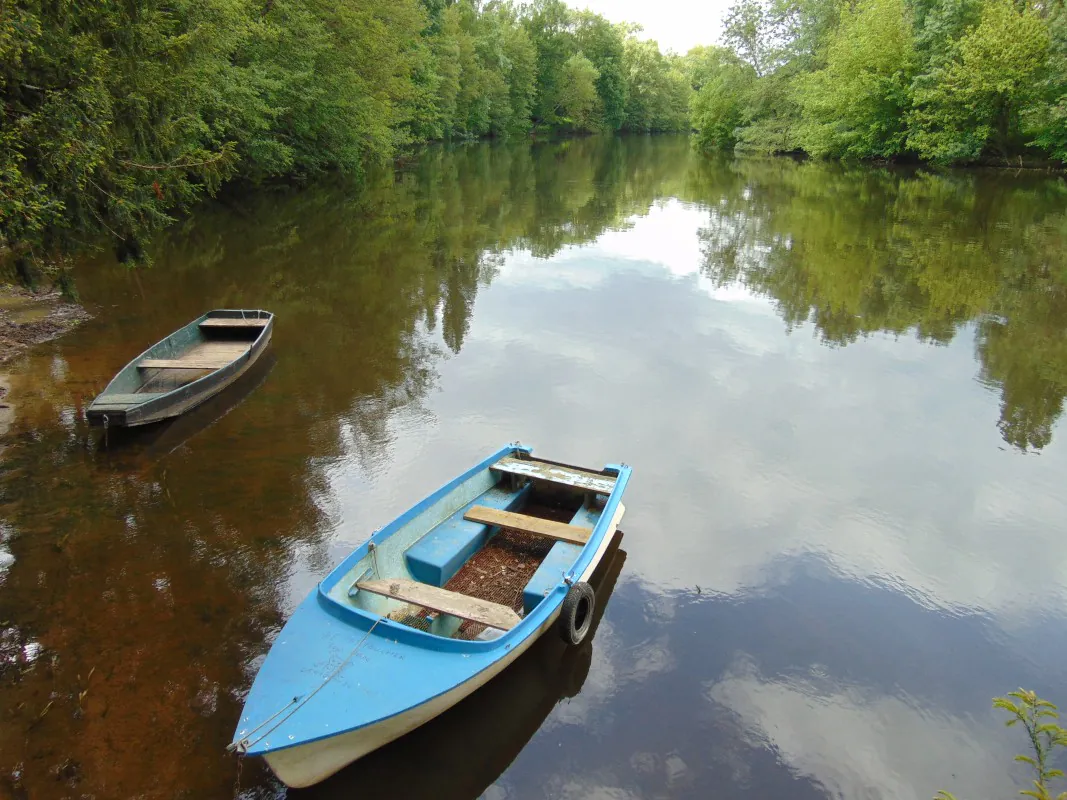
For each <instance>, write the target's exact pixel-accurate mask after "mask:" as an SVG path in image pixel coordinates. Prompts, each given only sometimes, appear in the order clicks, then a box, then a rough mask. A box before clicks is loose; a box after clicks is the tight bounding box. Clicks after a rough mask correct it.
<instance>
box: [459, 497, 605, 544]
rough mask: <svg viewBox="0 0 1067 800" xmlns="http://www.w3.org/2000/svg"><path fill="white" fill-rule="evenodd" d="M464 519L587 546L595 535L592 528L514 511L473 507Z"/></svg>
mask: <svg viewBox="0 0 1067 800" xmlns="http://www.w3.org/2000/svg"><path fill="white" fill-rule="evenodd" d="M463 519H467V520H470V521H471V522H481V523H483V524H485V525H493V526H494V527H497V528H507V529H508V530H512V531H521V532H522V533H534V534H537V535H538V536H547V537H548V538H549V539H555V540H557V541H560V542H569V543H570V544H578V545H583V544H585V543H586V542H588V541H589V537H590V536H592V535H593V529H592V528H586V527H584V526H582V525H569V524H567V523H566V522H555V521H553V520H550V519H541V518H540V517H531V516H530V515H529V514H516V513H515V512H514V511H501V510H499V509H496V508H487V507H486V506H471V507H470V509H469V510H468V511H467V513H466V514H464V515H463Z"/></svg>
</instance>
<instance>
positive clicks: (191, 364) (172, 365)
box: [137, 356, 236, 369]
mask: <svg viewBox="0 0 1067 800" xmlns="http://www.w3.org/2000/svg"><path fill="white" fill-rule="evenodd" d="M234 358H236V356H228V357H223V356H204V357H201V358H146V359H144V360H142V361H141V363H140V364H138V365H137V366H138V368H140V369H219V368H220V367H225V366H226V365H227V364H229V363H230V362H231V361H233V359H234Z"/></svg>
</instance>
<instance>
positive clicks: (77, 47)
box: [0, 0, 690, 274]
mask: <svg viewBox="0 0 1067 800" xmlns="http://www.w3.org/2000/svg"><path fill="white" fill-rule="evenodd" d="M628 31H629V29H628V28H626V27H625V26H618V25H613V24H611V23H609V22H608V21H607V20H605V19H604V18H603V17H600V16H598V15H596V14H592V13H590V12H575V11H573V10H571V9H570V8H569V7H568V6H567V5H566V4H565V3H563V2H562V0H535V2H534V3H533V4H532V5H530V6H525V5H523V6H518V5H515V4H513V3H511V2H504V1H503V0H489V2H486V3H483V2H480V0H349V1H347V2H344V3H336V2H328V0H171V1H169V2H163V0H129V2H127V3H123V4H112V3H71V2H67V0H60V1H59V2H46V0H0V253H5V252H6V253H9V254H12V256H13V257H14V258H16V259H18V260H19V263H20V264H23V265H24V266H26V265H29V266H26V271H27V274H29V272H36V271H40V270H41V267H42V266H44V265H47V264H52V265H57V264H59V263H60V262H61V260H62V258H63V257H64V255H65V254H67V253H70V252H73V251H75V250H77V249H78V248H81V247H85V246H90V245H93V244H94V243H97V242H100V241H102V240H108V241H110V243H111V244H112V246H114V247H115V250H116V252H117V254H118V256H119V257H120V258H121V259H123V260H125V261H128V262H131V263H138V262H143V261H145V260H146V259H145V257H144V255H143V254H144V252H145V251H144V243H145V240H146V239H147V237H149V236H150V235H151V234H152V233H153V232H154V231H155V230H157V229H158V228H160V227H162V226H164V225H166V224H167V223H169V222H171V221H172V220H173V218H174V216H175V214H176V213H178V212H180V211H182V210H183V209H185V208H187V207H188V206H189V205H190V204H192V203H194V202H196V201H197V200H199V199H200V198H202V197H203V196H204V195H205V194H212V193H214V192H215V191H216V190H217V189H218V188H219V187H220V186H221V185H222V183H223V182H225V181H227V180H232V179H242V180H245V181H249V182H253V183H256V182H262V181H267V180H274V179H296V180H303V179H305V178H307V177H308V176H313V175H316V174H319V173H323V172H326V171H333V170H337V171H341V172H345V173H348V174H349V175H351V176H354V177H355V178H356V179H362V177H363V175H364V173H365V170H366V168H367V166H368V165H369V164H371V163H373V162H375V161H381V160H382V159H387V158H389V157H391V156H393V155H394V154H396V153H397V152H398V151H399V150H400V149H402V148H405V147H408V146H410V145H413V144H415V143H419V142H424V141H428V140H434V139H465V138H472V137H480V136H507V135H512V134H522V133H525V132H526V131H528V130H529V129H530V127H531V126H532V125H533V124H534V123H536V124H539V125H541V126H547V127H550V128H562V129H567V130H581V131H594V130H608V131H614V130H619V129H620V128H622V127H623V126H624V125H630V126H631V127H633V128H634V129H635V130H642V131H644V130H675V129H681V128H683V127H685V125H686V124H687V113H688V102H689V94H690V89H689V86H688V84H687V83H686V82H685V80H684V79H683V77H682V75H681V72H680V70H679V69H678V65H677V64H676V63H675V62H674V61H673V60H671V59H668V58H666V57H664V56H663V55H662V54H660V52H659V49H658V48H657V47H656V46H655V45H648V44H642V45H641V47H640V52H641V63H642V64H647V65H648V66H649V68H650V71H649V72H648V73H647V74H644V73H638V74H637V75H636V81H637V83H638V85H637V86H636V88H635V91H634V92H631V91H630V89H631V87H630V83H629V81H630V80H631V77H630V75H631V73H629V72H628V69H630V68H632V67H633V66H634V64H633V63H632V62H630V63H628V62H627V55H626V54H627V52H628V51H627V47H628V46H629V45H628V44H627V43H628V42H629V41H630V40H631V38H632V37H631V34H630V33H629V32H628ZM631 95H634V96H635V97H637V98H638V102H637V104H636V105H634V106H631V105H630V104H628V98H629V97H630V96H631ZM31 267H32V268H31Z"/></svg>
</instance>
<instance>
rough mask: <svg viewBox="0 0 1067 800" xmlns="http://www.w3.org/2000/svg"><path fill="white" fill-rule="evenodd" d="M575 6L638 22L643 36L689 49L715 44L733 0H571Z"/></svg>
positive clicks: (613, 18) (665, 46)
mask: <svg viewBox="0 0 1067 800" xmlns="http://www.w3.org/2000/svg"><path fill="white" fill-rule="evenodd" d="M567 4H568V5H569V6H571V7H572V8H579V9H580V8H588V9H589V10H590V11H595V12H597V13H598V14H601V15H603V16H604V17H606V18H607V19H609V20H611V21H612V22H636V23H637V24H638V25H640V26H641V27H642V28H644V31H643V33H642V34H641V35H642V36H644V37H646V38H649V39H655V40H656V41H657V42H659V46H660V49H662V50H664V51H666V50H674V51H675V52H677V53H685V52H686V51H687V50H688V49H689V48H690V47H693V46H694V45H698V44H715V43H716V42H718V40H719V31H720V30H722V18H723V15H724V14H725V13H726V9H727V8H729V7H730V5H731V4H732V0H567Z"/></svg>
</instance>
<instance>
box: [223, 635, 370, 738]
mask: <svg viewBox="0 0 1067 800" xmlns="http://www.w3.org/2000/svg"><path fill="white" fill-rule="evenodd" d="M382 619H383V617H378V619H376V620H374V624H373V625H371V626H370V628H369V629H368V630H367V632H366V633H365V634H363V638H362V639H360V640H359V641H358V642H357V643H356V646H355V647H353V648H352V650H351V652H349V654H348V655H347V656H345V659H344V661H342V662H341V663H340V664H338V665H337V668H336V669H335V670H334V671H333V672H331V673H330V674H329V675H327V676H326V677H325V678H324V679H323V681H322V683H320V684H319V685H318V686H316V687H315V688H314V689H313V690H312V691H311V692H310V693H309V694H306V695H304V697H303V699H300V698H298V697H294V698H293V699H292V700H290V701H289V703H288V704H287V705H285V706H283V707H282V708H281V709H279V710H278V711H276V712H274V714H273V715H272V716H270V717H268V718H267V719H266V720H264V721H263V722H261V723H259V725H257V726H256V727H255V728H253V729H252V730H251V731H249V732H248V736H245V737H244V738H243V739H241V740H240V741H238V742H233V743H232V744H229V745H227V746H226V750H227V751H228V752H231V753H232V752H233V751H234V750H236V751H237V752H239V753H241V754H242V755H243V754H244V753H247V752H248V749H249V748H250V747H254V746H255V745H257V744H259V743H260V742H262V741H263V740H264V739H266V738H267V737H268V736H270V735H271V734H272V733H274V731H276V730H278V728H279V727H281V725H282V724H283V723H284V722H286V721H287V720H288V719H289V718H290V717H291V716H293V714H295V713H296V712H297V711H299V710H300V709H301V708H303V707H304V705H305V704H306V703H307V702H308V701H309V700H310V699H311V698H312V697H314V696H315V695H317V694H318V693H319V691H320V690H321V689H322V687H323V686H325V685H326V684H327V683H329V682H330V681H332V680H333V679H334V678H336V677H337V674H338V673H339V672H340V671H341V670H342V669H344V668H345V665H347V664H348V662H349V661H351V660H352V656H354V655H355V654H356V651H357V650H359V648H360V647H362V646H363V643H364V642H365V641H367V639H368V638H369V637H370V635H371V634H372V633H374V629H375V628H377V627H378V623H379V622H381V621H382ZM294 703H296V704H297V706H296V708H294V709H293V710H292V711H290V712H289V713H288V714H286V715H285V716H284V717H282V718H281V719H280V720H278V722H277V724H275V725H272V726H271V727H270V728H268V729H267V730H266V731H264V732H263V733H262V734H261V735H260V736H259V737H258V738H257V739H256V740H255V741H254V742H252V741H249V737H250V736H251V735H252V734H254V733H255V732H256V731H258V730H259V729H260V728H262V727H263V726H264V725H266V724H267V723H268V722H270V721H271V720H273V719H274V718H275V717H277V716H278V715H279V714H282V713H284V712H285V711H286V710H287V709H288V708H289V706H291V705H293V704H294Z"/></svg>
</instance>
